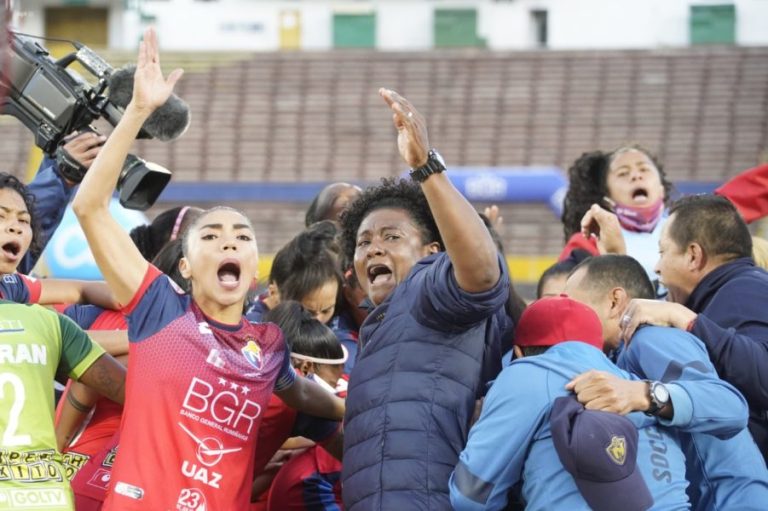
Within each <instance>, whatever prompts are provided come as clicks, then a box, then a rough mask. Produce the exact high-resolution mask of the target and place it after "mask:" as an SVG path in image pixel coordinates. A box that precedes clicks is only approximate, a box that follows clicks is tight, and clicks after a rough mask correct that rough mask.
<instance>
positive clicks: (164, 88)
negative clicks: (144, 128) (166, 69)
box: [130, 27, 184, 112]
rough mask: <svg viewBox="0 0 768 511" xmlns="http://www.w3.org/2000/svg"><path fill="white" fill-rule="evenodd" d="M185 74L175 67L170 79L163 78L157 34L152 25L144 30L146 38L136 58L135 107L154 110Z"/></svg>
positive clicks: (132, 104)
mask: <svg viewBox="0 0 768 511" xmlns="http://www.w3.org/2000/svg"><path fill="white" fill-rule="evenodd" d="M183 74H184V71H183V70H182V69H174V70H173V72H171V74H170V75H168V79H165V78H163V71H162V69H160V52H159V50H158V46H157V34H156V33H155V29H154V28H152V27H150V28H148V29H147V30H145V31H144V40H143V41H141V43H139V56H138V58H137V60H136V74H135V76H134V78H133V98H132V99H131V105H130V106H133V108H135V109H138V110H140V111H144V112H153V111H154V110H155V109H156V108H157V107H159V106H161V105H162V104H163V103H165V102H166V100H167V99H168V97H169V96H170V95H171V93H172V92H173V87H174V86H175V85H176V82H178V81H179V78H181V75H183Z"/></svg>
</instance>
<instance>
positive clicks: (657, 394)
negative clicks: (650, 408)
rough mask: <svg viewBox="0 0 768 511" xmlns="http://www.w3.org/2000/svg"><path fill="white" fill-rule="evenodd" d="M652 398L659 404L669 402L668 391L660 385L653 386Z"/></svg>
mask: <svg viewBox="0 0 768 511" xmlns="http://www.w3.org/2000/svg"><path fill="white" fill-rule="evenodd" d="M652 392H653V397H654V399H656V401H658V402H659V403H664V404H666V403H668V402H669V390H667V387H665V386H664V385H663V384H661V383H656V384H655V385H654V386H653V390H652Z"/></svg>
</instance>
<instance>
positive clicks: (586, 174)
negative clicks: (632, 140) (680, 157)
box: [561, 144, 672, 241]
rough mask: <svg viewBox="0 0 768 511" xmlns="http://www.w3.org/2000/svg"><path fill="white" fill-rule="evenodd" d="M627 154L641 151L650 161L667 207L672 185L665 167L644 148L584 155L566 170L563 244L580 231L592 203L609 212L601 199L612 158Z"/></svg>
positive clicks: (634, 146)
mask: <svg viewBox="0 0 768 511" xmlns="http://www.w3.org/2000/svg"><path fill="white" fill-rule="evenodd" d="M626 151H640V152H641V153H643V154H645V155H646V156H647V157H648V158H650V160H651V161H652V162H653V164H654V165H655V166H656V169H658V171H659V177H660V178H661V184H662V186H663V187H664V204H665V205H668V204H669V201H670V195H671V192H672V183H671V182H669V181H668V180H667V176H666V174H665V173H664V167H663V166H662V165H661V163H660V162H659V160H658V159H657V158H656V156H655V155H654V154H653V153H651V152H650V151H648V150H647V149H645V148H644V147H642V146H640V145H637V144H628V145H623V146H621V147H619V148H617V149H614V150H613V151H609V152H604V151H600V150H597V151H591V152H588V153H583V154H582V155H581V156H579V158H578V159H576V161H575V162H573V165H571V167H570V168H569V169H568V179H569V181H570V184H569V185H568V192H567V193H566V194H565V201H564V203H563V214H562V217H561V220H562V222H563V233H564V234H565V240H566V241H568V238H570V237H571V236H573V234H574V233H577V232H579V231H580V230H581V219H582V218H583V217H584V215H585V214H586V213H587V211H589V208H590V207H592V204H600V205H601V206H603V207H604V208H605V209H611V208H610V207H609V206H608V205H607V204H606V203H605V199H604V197H605V196H606V195H608V170H609V169H610V167H611V162H612V161H613V159H614V158H615V157H616V156H618V155H620V154H622V153H624V152H626Z"/></svg>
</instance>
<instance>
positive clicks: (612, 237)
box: [581, 204, 627, 254]
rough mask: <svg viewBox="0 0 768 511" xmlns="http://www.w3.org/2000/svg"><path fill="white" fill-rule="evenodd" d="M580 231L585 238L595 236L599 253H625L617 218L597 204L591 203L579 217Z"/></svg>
mask: <svg viewBox="0 0 768 511" xmlns="http://www.w3.org/2000/svg"><path fill="white" fill-rule="evenodd" d="M581 233H582V234H583V235H584V236H585V237H586V238H589V237H590V236H595V237H596V238H597V249H598V250H599V251H600V254H625V253H626V251H627V249H626V245H625V244H624V235H623V234H622V233H621V225H620V224H619V218H618V217H617V216H616V214H614V213H611V212H610V211H607V210H605V209H603V208H601V207H600V206H598V205H597V204H592V207H591V208H589V210H588V211H587V212H586V214H585V215H584V217H583V218H582V219H581Z"/></svg>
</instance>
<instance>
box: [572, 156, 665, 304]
mask: <svg viewBox="0 0 768 511" xmlns="http://www.w3.org/2000/svg"><path fill="white" fill-rule="evenodd" d="M568 177H569V179H570V185H569V187H568V192H567V193H566V196H565V202H564V205H563V216H562V220H563V229H564V231H565V239H566V241H567V243H566V246H565V248H564V249H563V252H562V253H561V257H560V260H563V259H565V258H567V257H568V256H569V255H570V253H571V251H573V250H574V249H576V248H581V249H586V250H587V251H589V252H590V253H592V254H593V255H597V254H626V255H629V256H632V257H634V258H635V259H637V260H638V261H639V262H640V264H642V265H643V268H644V269H645V271H646V272H647V273H648V276H649V277H650V279H651V281H652V282H653V283H654V285H655V286H656V287H657V288H658V287H659V286H658V280H659V279H658V276H657V275H656V273H655V272H654V267H655V266H656V261H657V260H658V256H659V253H658V252H659V237H660V235H661V228H662V226H663V225H664V221H665V220H666V218H667V215H666V206H667V203H668V201H669V196H670V191H671V189H672V183H670V182H669V181H668V180H667V178H666V175H665V174H664V169H663V168H662V166H661V165H660V164H659V163H658V161H657V160H656V159H655V157H654V156H653V155H651V153H650V152H648V151H647V150H646V149H643V148H641V147H639V146H623V147H620V148H618V149H616V150H614V151H611V152H603V151H592V152H589V153H584V154H582V155H581V156H580V157H579V158H578V159H577V160H576V161H575V162H574V163H573V165H571V168H570V169H569V170H568ZM659 294H660V295H663V294H664V291H663V290H662V291H661V292H660V293H659Z"/></svg>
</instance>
